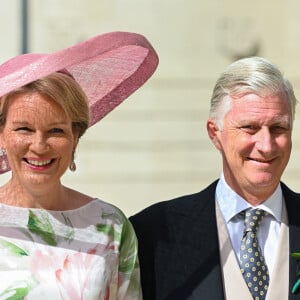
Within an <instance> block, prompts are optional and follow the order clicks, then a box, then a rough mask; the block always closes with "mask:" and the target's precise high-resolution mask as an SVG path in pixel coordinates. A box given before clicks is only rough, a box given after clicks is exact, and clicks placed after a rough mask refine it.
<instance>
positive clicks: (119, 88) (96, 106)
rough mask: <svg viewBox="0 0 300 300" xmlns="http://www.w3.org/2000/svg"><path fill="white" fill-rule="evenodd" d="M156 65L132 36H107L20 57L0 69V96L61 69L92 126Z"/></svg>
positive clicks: (144, 42) (151, 52) (153, 54)
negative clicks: (76, 88)
mask: <svg viewBox="0 0 300 300" xmlns="http://www.w3.org/2000/svg"><path fill="white" fill-rule="evenodd" d="M157 65H158V56H157V54H156V52H155V50H154V49H153V47H152V46H151V44H150V43H149V42H148V41H147V39H146V38H145V37H144V36H142V35H140V34H137V33H130V32H111V33H106V34H102V35H98V36H95V37H93V38H90V39H88V40H86V41H83V42H81V43H78V44H76V45H74V46H71V47H68V48H65V49H63V50H60V51H57V52H54V53H51V54H33V53H29V54H23V55H19V56H16V57H14V58H12V59H10V60H9V61H7V62H6V63H4V64H2V65H1V66H0V97H1V96H3V95H5V94H7V93H9V92H11V91H13V90H14V89H16V88H18V87H21V86H23V85H26V84H28V83H30V82H33V81H35V80H37V79H39V78H42V77H45V76H47V75H49V74H51V73H54V72H57V71H60V70H62V69H66V70H67V71H68V72H69V73H70V74H71V75H72V76H73V77H74V79H75V80H76V81H77V82H78V83H79V84H80V86H81V87H82V89H83V90H84V92H85V93H86V95H87V97H88V101H89V107H90V113H91V124H90V125H93V124H95V123H96V122H98V121H99V120H100V119H102V118H103V117H104V116H105V115H107V114H108V113H109V112H110V111H111V110H113V109H114V108H115V107H116V106H117V105H119V104H120V103H121V102H122V101H123V100H125V99H126V98H127V97H128V96H129V95H131V94H132V93H133V92H134V91H135V90H137V89H138V88H139V87H140V86H142V85H143V84H144V83H145V82H146V81H147V80H148V79H149V78H150V77H151V75H152V74H153V72H154V71H155V69H156V67H157Z"/></svg>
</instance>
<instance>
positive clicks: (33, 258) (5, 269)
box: [0, 199, 141, 300]
mask: <svg viewBox="0 0 300 300" xmlns="http://www.w3.org/2000/svg"><path fill="white" fill-rule="evenodd" d="M3 299H15V300H17V299H18V300H19V299H26V300H32V299H38V300H46V299H51V300H59V299H65V300H79V299H80V300H96V299H101V300H102V299H103V300H114V299H118V300H121V299H128V300H129V299H130V300H135V299H141V291H140V284H139V268H138V261H137V242H136V238H135V235H134V232H133V229H132V227H131V225H130V223H129V221H128V220H127V219H126V218H125V216H124V215H123V213H122V212H121V211H120V210H119V209H117V208H116V207H114V206H112V205H110V204H106V203H105V202H102V201H100V200H98V199H95V200H93V201H91V202H90V203H89V204H87V205H85V206H83V207H81V208H78V209H74V210H68V211H48V210H43V209H28V208H20V207H14V206H8V205H2V204H0V300H3Z"/></svg>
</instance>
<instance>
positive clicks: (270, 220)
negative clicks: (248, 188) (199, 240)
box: [216, 174, 283, 276]
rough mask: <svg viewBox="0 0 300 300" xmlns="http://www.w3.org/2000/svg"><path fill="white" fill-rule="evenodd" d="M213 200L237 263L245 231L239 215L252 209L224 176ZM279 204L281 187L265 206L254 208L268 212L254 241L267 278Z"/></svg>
mask: <svg viewBox="0 0 300 300" xmlns="http://www.w3.org/2000/svg"><path fill="white" fill-rule="evenodd" d="M216 201H217V202H218V204H219V207H220V210H221V212H222V216H223V218H224V221H225V223H226V225H227V230H228V233H229V236H230V239H231V243H232V246H233V249H234V251H235V254H236V257H237V260H239V256H240V244H241V240H242V236H243V231H244V218H243V217H242V216H241V215H240V212H241V211H243V210H245V209H247V208H251V207H253V206H252V205H250V204H249V203H248V202H247V201H246V200H245V199H243V198H242V197H241V196H239V195H238V194H237V193H236V192H234V191H233V190H232V189H231V188H230V187H229V186H228V184H227V183H226V182H225V179H224V175H223V174H222V175H221V177H220V180H219V182H218V184H217V188H216ZM282 205H283V196H282V191H281V186H280V185H278V187H277V189H276V190H275V192H274V193H273V194H272V195H271V196H270V197H269V198H268V199H267V200H266V201H265V202H264V203H262V204H260V205H259V206H256V207H255V208H261V209H263V210H265V211H267V212H268V213H269V214H268V215H267V216H266V217H265V218H264V219H263V220H262V223H261V225H260V226H259V229H258V232H257V238H258V242H259V245H260V247H261V250H262V253H263V255H264V257H265V261H266V264H267V266H268V269H269V273H270V276H271V275H272V270H273V266H274V260H275V257H276V253H277V248H278V239H279V232H280V224H281V220H282Z"/></svg>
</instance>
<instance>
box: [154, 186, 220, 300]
mask: <svg viewBox="0 0 300 300" xmlns="http://www.w3.org/2000/svg"><path fill="white" fill-rule="evenodd" d="M215 187H216V183H214V184H212V185H211V186H209V187H208V188H207V189H206V190H204V191H203V192H201V193H198V194H194V195H190V196H185V197H183V198H180V199H177V200H175V201H174V200H173V201H172V203H171V205H170V206H169V208H168V213H167V214H166V216H167V218H168V219H167V222H166V224H168V225H169V226H170V228H169V234H170V237H171V238H170V241H171V242H170V243H167V244H166V243H163V244H161V247H159V246H158V248H160V249H157V251H158V252H157V257H159V258H158V262H160V261H161V262H163V261H165V260H169V261H171V262H173V263H170V264H166V265H168V266H169V268H171V270H165V271H166V273H165V274H174V276H171V277H170V276H164V273H162V272H160V273H159V275H160V276H161V278H156V282H157V284H158V285H161V286H160V288H158V289H157V290H162V291H164V290H168V287H170V286H173V287H174V288H173V290H172V293H171V294H168V295H167V296H166V295H161V296H160V297H158V298H159V299H166V300H167V299H186V300H188V299H214V300H221V299H224V294H223V285H222V275H221V274H222V273H221V266H220V258H219V244H218V236H217V225H216V216H215V201H214V198H215ZM172 241H175V242H172Z"/></svg>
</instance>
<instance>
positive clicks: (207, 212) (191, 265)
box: [130, 181, 300, 300]
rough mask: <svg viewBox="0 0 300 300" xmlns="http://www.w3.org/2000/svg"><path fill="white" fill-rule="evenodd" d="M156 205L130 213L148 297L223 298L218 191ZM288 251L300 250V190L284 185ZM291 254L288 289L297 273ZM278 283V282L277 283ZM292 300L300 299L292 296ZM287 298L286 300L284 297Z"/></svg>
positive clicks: (151, 299)
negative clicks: (217, 217) (217, 205)
mask: <svg viewBox="0 0 300 300" xmlns="http://www.w3.org/2000/svg"><path fill="white" fill-rule="evenodd" d="M216 184H217V181H216V182H214V183H212V184H211V185H210V186H209V187H207V188H206V189H205V190H203V191H201V192H199V193H196V194H192V195H187V196H182V197H180V198H177V199H173V200H170V201H164V202H160V203H157V204H154V205H152V206H150V207H148V208H146V209H145V210H143V211H141V212H140V213H138V214H136V215H135V216H132V217H130V221H131V222H132V224H133V226H134V228H135V231H136V234H137V237H138V241H139V259H140V266H141V281H142V289H143V296H144V300H186V299H195V300H196V299H197V300H223V299H225V298H224V290H223V282H222V271H221V265H220V255H219V243H218V235H217V223H216V215H215V201H214V199H215V189H216ZM281 185H282V190H283V194H284V198H285V200H286V206H287V212H288V219H289V237H290V252H300V194H297V193H294V192H293V191H291V190H290V189H288V188H287V186H285V185H284V184H283V183H282V184H281ZM296 269H297V262H296V260H295V259H294V258H290V278H289V281H290V289H289V290H290V291H291V287H292V285H293V284H294V283H295V281H296V279H297V276H296V272H297V270H296ZM278 284H280V283H278ZM288 299H289V300H294V299H300V295H292V294H291V292H290V295H289V298H288ZM282 300H287V299H282Z"/></svg>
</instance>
